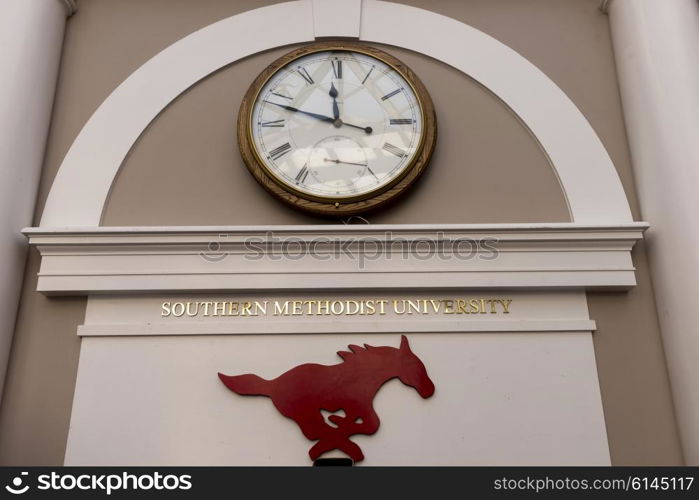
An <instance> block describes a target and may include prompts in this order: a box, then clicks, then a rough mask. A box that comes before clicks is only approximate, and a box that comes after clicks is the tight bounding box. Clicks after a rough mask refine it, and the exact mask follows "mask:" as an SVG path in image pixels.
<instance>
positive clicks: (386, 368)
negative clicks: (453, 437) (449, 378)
mask: <svg viewBox="0 0 699 500" xmlns="http://www.w3.org/2000/svg"><path fill="white" fill-rule="evenodd" d="M349 349H350V351H351V352H348V351H340V352H338V353H337V354H339V356H340V357H341V358H342V359H343V362H342V363H339V364H337V365H330V366H328V365H317V364H305V365H300V366H297V367H296V368H292V369H291V370H289V371H287V372H286V373H283V374H282V375H280V376H279V377H277V378H275V379H273V380H265V379H263V378H260V377H258V376H257V375H253V374H247V375H235V376H228V375H223V374H221V373H219V374H218V376H219V378H220V379H221V381H222V382H223V383H224V384H225V385H226V387H228V388H229V389H230V390H231V391H233V392H235V393H237V394H244V395H258V396H267V397H269V398H271V399H272V402H273V403H274V406H276V407H277V410H279V412H280V413H281V414H282V415H284V416H285V417H288V418H290V419H292V420H293V421H294V422H296V423H297V424H298V426H299V427H300V428H301V432H303V435H304V436H306V437H307V438H308V439H310V440H312V441H318V442H317V443H316V444H315V445H313V447H312V448H311V449H310V450H309V452H308V454H309V455H310V456H311V460H315V459H317V458H318V457H319V456H320V455H322V454H323V453H325V452H327V451H330V450H335V449H338V450H342V451H343V452H345V453H347V455H349V456H350V457H351V458H352V459H353V460H354V461H355V462H358V461H360V460H362V459H363V458H364V454H363V453H362V450H361V449H360V448H359V446H357V445H356V444H355V443H353V442H352V441H351V440H350V436H352V435H354V434H374V433H375V432H376V431H377V430H378V428H379V417H378V415H377V414H376V412H375V411H374V408H373V407H372V403H373V401H374V396H376V393H377V392H378V390H379V389H380V388H381V386H382V385H383V384H384V383H386V382H387V381H388V380H391V379H393V378H396V377H398V378H399V379H400V381H401V382H403V383H404V384H405V385H407V386H410V387H413V388H414V389H415V390H416V391H417V392H418V394H420V396H422V397H423V398H429V397H430V396H431V395H432V394H433V393H434V384H433V383H432V381H431V380H430V378H429V377H428V376H427V371H426V370H425V365H423V364H422V361H420V359H419V358H418V357H417V356H415V354H413V352H412V351H411V350H410V346H409V345H408V339H407V338H406V337H405V335H403V336H402V337H401V342H400V347H399V348H398V349H396V348H395V347H388V346H385V347H384V346H382V347H372V346H369V345H366V344H364V347H363V348H362V347H359V346H357V345H350V346H349ZM321 410H326V411H328V412H331V413H335V412H338V411H340V410H343V411H344V413H345V415H344V416H342V415H330V416H329V417H328V420H329V421H330V422H331V423H332V424H334V425H331V424H328V423H327V422H326V421H325V418H324V417H323V414H322V413H321Z"/></svg>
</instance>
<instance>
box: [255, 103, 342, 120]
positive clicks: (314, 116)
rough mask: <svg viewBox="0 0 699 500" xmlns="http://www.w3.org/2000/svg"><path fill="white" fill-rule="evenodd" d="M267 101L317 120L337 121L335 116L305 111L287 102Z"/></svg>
mask: <svg viewBox="0 0 699 500" xmlns="http://www.w3.org/2000/svg"><path fill="white" fill-rule="evenodd" d="M265 102H266V103H267V104H274V105H275V106H279V107H280V108H284V109H286V110H287V111H291V112H293V113H301V114H304V115H308V116H311V117H313V118H315V119H317V120H321V121H324V122H334V121H335V118H333V117H332V116H325V115H320V114H318V113H311V112H310V111H304V110H302V109H299V108H295V107H293V106H287V105H286V104H277V103H276V102H272V101H265Z"/></svg>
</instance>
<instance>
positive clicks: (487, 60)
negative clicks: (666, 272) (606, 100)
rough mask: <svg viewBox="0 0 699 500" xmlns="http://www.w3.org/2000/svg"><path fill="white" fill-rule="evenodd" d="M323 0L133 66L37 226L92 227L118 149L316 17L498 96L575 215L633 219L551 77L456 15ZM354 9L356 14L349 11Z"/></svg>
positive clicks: (263, 15)
mask: <svg viewBox="0 0 699 500" xmlns="http://www.w3.org/2000/svg"><path fill="white" fill-rule="evenodd" d="M322 1H325V2H329V1H333V2H336V4H337V5H339V4H340V2H337V0H297V1H292V2H286V3H281V4H276V5H271V6H268V7H263V8H260V9H255V10H252V11H248V12H245V13H242V14H238V15H235V16H232V17H229V18H227V19H224V20H222V21H219V22H217V23H214V24H212V25H210V26H208V27H205V28H203V29H201V30H199V31H197V32H195V33H192V34H191V35H189V36H187V37H185V38H183V39H181V40H179V41H178V42H176V43H174V44H173V45H171V46H170V47H168V48H167V49H165V50H163V51H162V52H160V53H159V54H157V55H155V56H154V57H153V58H152V59H151V60H149V61H148V62H147V63H145V64H144V65H143V66H141V67H140V68H139V69H138V70H137V71H135V72H134V73H133V74H132V75H131V76H129V78H127V79H126V80H125V81H124V82H123V83H122V84H121V85H120V86H119V87H118V88H117V89H116V90H114V92H112V94H111V95H110V96H109V97H108V98H107V99H106V100H105V102H104V103H102V105H101V106H100V107H99V109H98V110H97V111H96V112H95V113H94V115H92V117H91V118H90V120H89V121H88V122H87V124H86V125H85V126H84V127H83V129H82V131H81V132H80V134H79V135H78V137H77V139H76V140H75V142H74V143H73V145H72V147H71V148H70V150H69V151H68V154H67V155H66V157H65V159H64V160H63V164H62V165H61V167H60V169H59V171H58V174H57V176H56V179H55V180H54V183H53V186H52V187H51V191H50V193H49V196H48V199H47V201H46V206H45V208H44V213H43V216H42V219H41V226H42V227H47V226H51V227H60V226H98V225H99V223H100V219H101V216H102V211H103V209H104V206H105V203H106V201H107V197H108V195H109V191H110V189H111V186H112V183H113V181H114V179H115V177H116V174H117V172H118V170H119V167H120V166H121V164H122V162H123V161H124V158H125V157H126V155H127V153H128V152H129V150H130V149H131V147H132V146H133V144H134V143H135V142H136V141H137V139H138V137H139V136H140V135H141V133H142V132H143V131H144V130H145V128H146V127H147V126H148V124H149V123H150V122H151V121H152V120H153V119H154V118H155V117H156V116H157V115H158V114H159V113H160V112H161V111H162V110H163V109H164V108H165V107H166V106H167V105H168V104H169V103H170V102H172V100H174V99H175V98H176V97H177V96H178V95H180V94H181V93H182V92H184V91H186V90H187V89H188V88H189V87H191V86H192V85H194V84H195V83H196V82H198V81H199V80H201V79H202V78H204V77H206V76H207V75H209V74H211V73H213V72H214V71H216V70H218V69H220V68H222V67H224V66H226V65H228V64H230V63H232V62H235V61H237V60H239V59H241V58H243V57H246V56H249V55H252V54H255V53H258V52H261V51H263V50H268V49H271V48H275V47H279V46H283V45H288V44H292V43H300V42H308V41H311V40H313V39H314V38H315V34H316V33H319V30H317V29H316V28H315V27H316V26H319V27H321V26H322V27H323V29H324V30H327V27H328V26H332V28H333V29H334V30H336V32H337V33H338V34H339V35H344V36H346V35H347V34H348V33H359V38H360V39H361V40H366V41H371V42H379V43H384V44H388V45H393V46H397V47H403V48H406V49H410V50H413V51H415V52H419V53H422V54H425V55H428V56H430V57H433V58H435V59H437V60H439V61H442V62H444V63H446V64H449V65H451V66H453V67H454V68H456V69H458V70H460V71H462V72H463V73H465V74H467V75H468V76H470V77H471V78H473V79H474V80H476V81H478V82H479V83H481V84H482V85H483V86H484V87H486V88H488V89H489V90H490V91H492V92H493V93H494V94H495V95H497V96H498V97H499V98H500V99H502V101H503V102H505V103H506V104H507V105H508V106H509V107H510V108H511V109H512V111H513V112H514V113H516V114H517V115H518V116H519V118H520V119H521V120H522V122H523V123H524V124H525V125H526V126H527V127H528V128H529V129H530V130H531V132H532V134H533V135H534V136H535V137H536V138H537V140H538V141H539V143H540V144H541V147H542V148H543V150H544V151H545V152H546V154H547V155H548V157H549V158H550V160H551V163H552V165H553V167H554V169H555V171H556V174H557V175H558V178H559V181H560V183H561V186H562V189H563V191H564V194H565V197H566V200H567V203H568V207H569V210H570V214H571V217H572V219H573V221H574V222H577V223H585V224H608V223H624V222H630V221H632V217H631V212H630V210H629V205H628V202H627V200H626V196H625V194H624V190H623V188H622V185H621V182H620V180H619V177H618V175H617V172H616V169H615V168H614V165H613V164H612V161H611V159H610V158H609V155H608V154H607V151H606V150H605V148H604V146H603V145H602V143H601V141H600V139H599V138H598V137H597V135H596V134H595V132H594V131H593V130H592V127H591V126H590V124H589V123H588V122H587V120H586V119H585V117H584V116H583V115H582V113H581V112H580V111H579V110H578V108H577V107H576V106H575V105H574V104H573V102H572V101H571V100H570V99H569V98H568V97H567V96H566V95H565V93H564V92H563V91H562V90H561V89H560V88H559V87H557V86H556V84H555V83H553V82H552V81H551V80H550V79H549V78H548V77H547V76H546V75H544V74H543V73H542V72H541V71H540V70H539V69H538V68H536V67H535V66H534V65H533V64H532V63H530V62H529V61H528V60H526V59H525V58H524V57H522V56H521V55H519V54H518V53H517V52H515V51H514V50H512V49H510V48H509V47H507V46H505V45H504V44H502V43H500V42H498V41H497V40H495V39H494V38H492V37H490V36H488V35H486V34H485V33H483V32H481V31H478V30H477V29H475V28H472V27H470V26H468V25H466V24H463V23H461V22H459V21H455V20H453V19H450V18H448V17H445V16H441V15H438V14H434V13H432V12H429V11H426V10H423V9H419V8H415V7H409V6H406V5H401V4H395V3H389V2H380V1H376V0H363V1H360V0H343V2H342V9H343V10H344V11H345V15H343V16H337V15H334V16H332V17H331V18H328V23H325V22H324V19H322V16H326V15H327V13H328V12H331V13H332V9H327V8H319V5H320V2H322ZM314 5H315V9H314ZM324 7H327V4H325V5H324ZM359 9H361V12H360V11H359ZM352 10H355V11H356V12H355V14H357V15H347V14H348V13H351V12H349V11H352ZM359 14H361V15H359ZM314 15H315V18H314ZM338 19H339V21H338ZM343 23H344V24H343ZM348 23H354V24H353V25H348ZM360 23H361V24H360ZM322 34H323V35H327V31H324V32H323V33H322Z"/></svg>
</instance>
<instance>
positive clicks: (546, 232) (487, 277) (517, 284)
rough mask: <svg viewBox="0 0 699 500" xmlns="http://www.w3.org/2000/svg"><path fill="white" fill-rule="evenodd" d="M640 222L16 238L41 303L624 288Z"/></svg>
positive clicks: (99, 232) (36, 233)
mask: <svg viewBox="0 0 699 500" xmlns="http://www.w3.org/2000/svg"><path fill="white" fill-rule="evenodd" d="M646 228H647V224H645V223H630V224H624V225H615V226H581V225H577V224H571V223H559V224H496V225H408V226H402V225H377V226H361V227H357V226H334V225H328V226H267V227H240V226H234V227H157V228H138V227H128V228H116V227H115V228H109V227H105V228H87V229H72V228H68V229H60V228H59V229H43V228H30V229H26V230H25V231H24V234H26V235H27V236H28V238H29V243H30V245H33V246H35V247H36V248H37V249H38V250H39V252H40V253H41V256H42V262H41V269H40V271H39V282H38V286H37V290H39V291H41V292H44V293H47V294H91V293H121V292H163V291H167V292H175V291H176V292H224V291H225V292H233V291H235V292H251V291H275V290H276V291H293V290H304V291H308V292H312V291H330V290H345V291H351V290H363V291H365V292H366V291H370V290H397V289H400V290H422V291H425V290H450V289H451V290H454V289H493V288H500V289H508V288H510V289H536V290H542V289H597V288H604V289H626V288H629V287H632V286H634V285H635V284H636V281H635V277H634V266H633V262H632V260H631V253H630V252H631V249H632V248H633V246H634V244H635V243H636V241H638V240H640V239H642V237H643V232H644V231H645V229H646Z"/></svg>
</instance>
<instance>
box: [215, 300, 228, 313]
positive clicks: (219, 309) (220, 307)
mask: <svg viewBox="0 0 699 500" xmlns="http://www.w3.org/2000/svg"><path fill="white" fill-rule="evenodd" d="M225 315H226V303H225V302H214V316H225Z"/></svg>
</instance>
